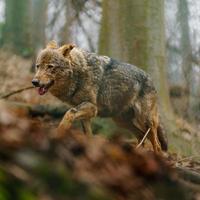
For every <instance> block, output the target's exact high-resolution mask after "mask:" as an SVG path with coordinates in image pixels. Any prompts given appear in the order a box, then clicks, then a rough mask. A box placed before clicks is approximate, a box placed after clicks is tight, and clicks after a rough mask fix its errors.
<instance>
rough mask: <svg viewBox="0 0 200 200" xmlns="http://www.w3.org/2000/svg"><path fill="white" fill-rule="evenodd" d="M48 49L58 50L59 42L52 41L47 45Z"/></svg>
mask: <svg viewBox="0 0 200 200" xmlns="http://www.w3.org/2000/svg"><path fill="white" fill-rule="evenodd" d="M46 48H47V49H57V48H58V45H57V42H56V41H55V40H52V41H50V42H49V43H48V44H47V46H46Z"/></svg>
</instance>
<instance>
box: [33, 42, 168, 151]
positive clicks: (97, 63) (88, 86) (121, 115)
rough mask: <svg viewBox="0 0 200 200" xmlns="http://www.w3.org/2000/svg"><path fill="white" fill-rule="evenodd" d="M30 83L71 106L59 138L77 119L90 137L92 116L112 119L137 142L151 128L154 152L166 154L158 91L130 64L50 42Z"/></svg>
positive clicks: (37, 64)
mask: <svg viewBox="0 0 200 200" xmlns="http://www.w3.org/2000/svg"><path fill="white" fill-rule="evenodd" d="M32 84H33V85H34V86H35V87H38V92H39V94H40V95H44V94H45V93H46V92H47V91H49V92H50V93H51V94H53V95H54V96H56V97H57V98H58V99H60V100H62V101H63V102H66V103H67V104H69V105H70V106H71V108H70V109H69V110H68V111H67V112H66V114H65V115H64V117H63V119H62V120H61V122H60V124H59V126H58V131H57V137H58V138H62V137H63V136H64V135H65V134H66V132H67V130H68V129H69V128H70V127H71V125H72V123H73V122H74V121H75V120H82V123H83V127H84V132H85V133H86V134H87V135H92V129H91V119H92V118H93V117H96V116H99V117H111V118H112V119H113V120H114V121H115V122H116V123H117V125H119V126H121V127H123V128H125V129H128V130H130V131H132V132H133V133H135V135H136V138H137V139H138V141H140V140H141V139H142V138H143V136H144V134H145V133H146V132H147V130H148V129H149V130H150V131H149V134H148V139H149V140H150V142H151V144H152V146H153V150H154V152H156V153H158V152H161V151H162V150H164V151H166V150H167V140H166V136H165V134H164V131H163V128H162V126H161V123H160V120H159V113H158V105H157V93H156V89H155V87H154V85H153V82H152V80H151V78H150V77H149V75H148V74H147V73H145V72H144V71H143V70H142V69H140V68H138V67H136V66H134V65H131V64H127V63H123V62H120V61H117V60H116V59H113V58H110V57H108V56H101V55H97V54H96V53H90V52H87V51H85V50H83V49H81V48H78V47H76V46H75V45H74V44H66V45H63V46H61V47H59V46H58V45H57V43H56V42H55V41H51V42H49V43H48V44H47V46H46V48H45V49H43V50H42V51H41V52H40V53H39V55H38V57H37V59H36V74H35V76H34V78H33V80H32Z"/></svg>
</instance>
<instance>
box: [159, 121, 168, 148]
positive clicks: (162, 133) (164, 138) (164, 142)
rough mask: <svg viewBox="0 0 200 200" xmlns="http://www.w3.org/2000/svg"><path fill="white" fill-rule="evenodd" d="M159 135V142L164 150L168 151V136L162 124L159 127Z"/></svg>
mask: <svg viewBox="0 0 200 200" xmlns="http://www.w3.org/2000/svg"><path fill="white" fill-rule="evenodd" d="M157 133H158V140H159V142H160V145H161V148H162V150H163V151H167V149H168V141H167V136H166V133H165V130H164V128H163V127H162V124H161V123H160V124H159V126H158V129H157Z"/></svg>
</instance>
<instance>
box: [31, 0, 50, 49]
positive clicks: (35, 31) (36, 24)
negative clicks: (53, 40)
mask: <svg viewBox="0 0 200 200" xmlns="http://www.w3.org/2000/svg"><path fill="white" fill-rule="evenodd" d="M47 8H48V1H47V0H42V1H41V0H32V10H33V19H32V20H33V25H32V35H33V48H34V52H37V51H38V49H40V48H43V47H44V45H45V43H46V34H45V27H46V19H47Z"/></svg>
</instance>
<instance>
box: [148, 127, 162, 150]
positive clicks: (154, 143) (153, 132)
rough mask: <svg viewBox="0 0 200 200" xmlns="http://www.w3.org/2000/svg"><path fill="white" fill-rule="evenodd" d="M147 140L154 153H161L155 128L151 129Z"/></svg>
mask: <svg viewBox="0 0 200 200" xmlns="http://www.w3.org/2000/svg"><path fill="white" fill-rule="evenodd" d="M149 139H150V141H151V144H152V146H153V150H154V152H155V153H159V152H161V146H160V143H159V140H158V135H157V127H152V128H151V130H150V134H149Z"/></svg>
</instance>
